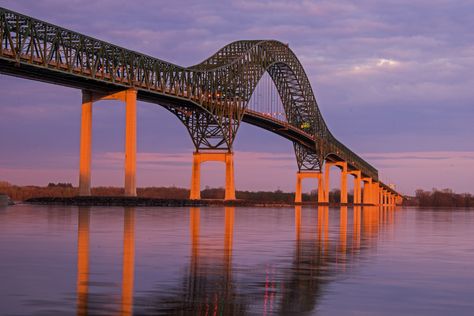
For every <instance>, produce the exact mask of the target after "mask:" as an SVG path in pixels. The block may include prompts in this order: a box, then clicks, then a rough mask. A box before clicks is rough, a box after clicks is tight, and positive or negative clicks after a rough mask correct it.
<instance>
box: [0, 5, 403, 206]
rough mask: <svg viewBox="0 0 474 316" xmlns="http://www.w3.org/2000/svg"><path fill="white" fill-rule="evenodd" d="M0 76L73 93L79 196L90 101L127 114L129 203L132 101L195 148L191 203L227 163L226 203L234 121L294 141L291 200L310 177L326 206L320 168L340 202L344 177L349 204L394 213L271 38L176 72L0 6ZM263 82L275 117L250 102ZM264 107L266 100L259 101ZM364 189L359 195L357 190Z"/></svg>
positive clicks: (373, 175)
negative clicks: (208, 170) (337, 183)
mask: <svg viewBox="0 0 474 316" xmlns="http://www.w3.org/2000/svg"><path fill="white" fill-rule="evenodd" d="M0 39H1V45H0V73H3V74H7V75H12V76H17V77H22V78H26V79H32V80H38V81H43V82H47V83H52V84H59V85H64V86H68V87H73V88H77V89H81V90H82V119H81V143H80V144H81V145H80V146H81V149H80V172H79V191H80V194H81V195H90V188H91V144H92V109H93V103H94V102H97V101H101V100H110V99H115V100H121V101H123V102H124V103H125V106H126V124H125V126H126V127H125V129H126V130H125V195H127V196H135V195H136V124H137V120H136V101H137V100H141V101H146V102H151V103H155V104H159V105H161V106H163V107H164V108H166V109H167V110H169V111H170V112H172V113H173V114H175V115H176V117H177V118H178V119H179V120H180V121H181V122H182V123H183V124H184V126H185V127H186V128H187V130H188V132H189V135H190V136H191V139H192V141H193V143H194V146H195V152H194V155H193V157H194V158H193V167H192V180H191V192H190V198H191V199H200V165H201V163H202V162H205V161H210V160H212V161H222V162H224V163H225V164H226V184H225V199H226V200H233V199H235V186H234V163H233V159H234V158H233V142H234V140H235V137H236V135H237V131H238V128H239V126H240V123H241V122H246V123H249V124H252V125H255V126H258V127H261V128H263V129H266V130H269V131H271V132H273V133H276V134H278V135H280V136H282V137H284V138H286V139H288V140H290V141H291V142H292V143H293V146H294V151H295V156H296V162H297V166H298V171H297V174H296V194H295V202H301V194H302V192H301V183H302V180H303V179H304V178H317V179H318V202H319V203H328V202H329V181H330V179H329V170H330V168H331V167H332V166H335V167H338V168H339V169H340V170H341V203H343V204H344V203H347V202H348V200H347V177H348V175H352V176H353V178H354V204H372V205H380V204H382V205H383V204H386V205H394V204H397V203H401V201H402V196H401V194H399V193H398V192H397V191H396V190H395V189H394V188H393V187H390V186H388V185H386V184H384V183H383V182H382V181H380V180H379V176H378V171H377V169H375V168H374V167H373V166H371V165H370V164H369V163H368V162H366V161H365V160H364V159H362V158H361V157H359V156H358V155H357V154H355V153H354V152H353V151H351V150H350V149H349V148H347V147H346V146H345V145H343V144H342V143H341V142H340V141H338V140H337V139H336V138H335V137H334V136H333V135H332V133H331V132H330V131H329V129H328V127H327V126H326V123H325V121H324V119H323V117H322V115H321V112H320V110H319V107H318V104H317V102H316V98H315V96H314V93H313V90H312V88H311V84H310V82H309V79H308V77H307V76H306V73H305V71H304V69H303V66H302V65H301V63H300V62H299V60H298V59H297V57H296V55H295V54H294V53H293V51H291V49H289V47H288V45H286V44H283V43H281V42H278V41H274V40H247V41H236V42H233V43H230V44H228V45H227V46H225V47H223V48H222V49H220V50H219V51H218V52H216V53H215V54H214V55H212V56H211V57H209V58H208V59H206V60H204V61H203V62H201V63H200V64H197V65H194V66H191V67H182V66H178V65H175V64H172V63H169V62H166V61H163V60H160V59H157V58H154V57H151V56H148V55H145V54H141V53H138V52H135V51H132V50H128V49H125V48H122V47H118V46H116V45H113V44H110V43H107V42H104V41H101V40H98V39H95V38H92V37H89V36H86V35H83V34H79V33H77V32H74V31H71V30H67V29H65V28H62V27H59V26H56V25H52V24H50V23H47V22H43V21H40V20H37V19H34V18H32V17H29V16H25V15H22V14H19V13H16V12H13V11H10V10H8V9H5V8H0ZM264 75H267V76H269V77H270V78H271V80H272V82H273V84H274V86H275V87H276V89H277V92H278V97H279V100H280V101H281V105H282V114H283V115H279V116H276V115H273V114H274V113H268V112H265V111H263V110H262V107H257V108H250V107H249V101H250V100H251V98H252V95H253V94H254V93H255V91H256V88H257V85H258V83H259V81H260V80H261V79H262V77H263V76H264ZM267 102H268V100H267ZM362 184H363V190H362V188H361V186H362Z"/></svg>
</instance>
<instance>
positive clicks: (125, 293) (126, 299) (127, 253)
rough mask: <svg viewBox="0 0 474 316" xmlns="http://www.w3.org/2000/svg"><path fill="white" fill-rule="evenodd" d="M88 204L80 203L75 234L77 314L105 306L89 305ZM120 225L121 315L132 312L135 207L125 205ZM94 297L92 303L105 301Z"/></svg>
mask: <svg viewBox="0 0 474 316" xmlns="http://www.w3.org/2000/svg"><path fill="white" fill-rule="evenodd" d="M90 213H91V210H90V207H79V210H78V229H77V231H78V237H77V309H76V310H77V313H76V314H77V315H78V316H84V315H90V314H95V313H91V311H92V310H94V311H98V310H105V309H107V308H105V307H104V306H100V307H99V306H91V305H94V304H90V295H89V284H90V282H91V280H90V279H89V278H90V272H89V265H90V261H89V254H90V242H89V239H90ZM123 218H124V225H123V258H122V286H121V300H120V312H119V313H118V314H120V315H122V316H128V315H132V313H133V281H134V267H135V209H134V208H125V209H124V215H123ZM96 301H97V300H94V302H93V303H98V304H102V303H104V302H102V301H99V302H96Z"/></svg>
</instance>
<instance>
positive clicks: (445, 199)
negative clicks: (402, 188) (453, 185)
mask: <svg viewBox="0 0 474 316" xmlns="http://www.w3.org/2000/svg"><path fill="white" fill-rule="evenodd" d="M404 205H407V206H421V207H474V195H472V194H469V193H454V192H453V191H452V190H451V189H444V190H437V189H433V190H431V191H425V190H422V189H418V190H416V192H415V196H413V197H407V199H406V200H405V201H404Z"/></svg>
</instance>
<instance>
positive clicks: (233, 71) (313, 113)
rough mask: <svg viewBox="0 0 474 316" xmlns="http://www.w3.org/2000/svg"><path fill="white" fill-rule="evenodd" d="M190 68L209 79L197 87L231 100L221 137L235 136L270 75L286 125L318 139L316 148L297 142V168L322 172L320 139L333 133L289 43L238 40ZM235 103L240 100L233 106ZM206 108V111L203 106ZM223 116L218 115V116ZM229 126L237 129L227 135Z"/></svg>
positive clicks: (321, 142)
mask: <svg viewBox="0 0 474 316" xmlns="http://www.w3.org/2000/svg"><path fill="white" fill-rule="evenodd" d="M187 69H188V70H190V71H192V72H194V73H195V76H196V75H197V74H198V73H199V74H200V75H197V76H200V77H207V80H205V81H204V82H205V84H204V85H202V86H200V87H199V89H201V90H203V91H210V95H217V96H222V97H223V98H224V99H228V100H229V101H230V102H229V104H231V106H229V107H228V110H229V112H230V113H228V115H229V116H230V118H229V121H232V123H231V124H228V126H221V128H222V129H223V132H222V134H223V135H234V136H235V133H236V131H237V129H238V127H239V125H240V122H241V120H242V118H243V115H244V113H245V110H246V109H247V107H248V103H249V101H250V98H251V96H252V94H253V93H254V91H255V89H256V87H257V84H258V82H259V81H260V79H261V78H262V76H263V75H264V73H265V72H267V73H268V74H269V75H270V77H271V78H272V80H273V82H274V84H275V86H276V88H277V90H278V94H279V96H280V99H281V100H282V103H283V107H284V110H285V114H286V118H287V123H288V124H290V125H292V126H293V127H295V128H298V129H300V130H302V131H304V132H306V133H308V134H310V135H311V136H313V138H314V139H315V140H316V146H308V145H307V144H303V143H298V142H296V141H294V147H295V153H296V157H297V161H298V167H299V169H311V170H314V169H317V170H320V168H321V166H322V164H323V161H324V155H325V152H324V148H323V147H322V146H318V145H321V144H323V143H324V141H322V139H324V138H327V136H329V135H330V133H329V131H328V128H327V126H326V124H325V122H324V120H323V118H322V115H321V112H320V110H319V108H318V105H317V102H316V98H315V96H314V94H313V90H312V88H311V84H310V82H309V79H308V77H307V76H306V73H305V71H304V69H303V67H302V65H301V63H300V62H299V60H298V59H297V58H296V56H295V54H294V53H293V52H292V51H291V50H290V49H289V47H288V45H285V44H283V43H281V42H278V41H271V40H268V41H267V40H263V41H256V40H254V41H237V42H233V43H230V44H228V45H226V46H224V47H223V48H222V49H220V50H219V51H217V52H216V53H215V54H214V55H212V56H211V57H209V58H207V59H206V60H204V61H203V62H201V63H200V64H197V65H194V66H191V67H189V68H187ZM213 79H214V80H215V81H214V80H213ZM236 100H238V101H239V102H235V101H236ZM232 101H234V103H233V102H232ZM203 107H204V108H206V106H205V105H204V106H203ZM221 110H222V109H221ZM232 110H235V112H236V113H233V111H232ZM210 113H212V108H211V109H210ZM221 115H222V113H219V116H221ZM229 121H228V122H229ZM230 126H232V127H233V131H234V133H229V132H228V129H229V128H230ZM226 129H227V130H226ZM232 142H233V139H227V140H226V144H227V145H228V146H229V147H231V146H232ZM195 143H196V142H195Z"/></svg>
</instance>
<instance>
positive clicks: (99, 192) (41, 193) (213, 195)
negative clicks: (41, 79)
mask: <svg viewBox="0 0 474 316" xmlns="http://www.w3.org/2000/svg"><path fill="white" fill-rule="evenodd" d="M91 191H92V192H91V193H92V195H93V196H122V195H123V193H124V191H123V188H117V187H96V188H92V190H91ZM0 192H1V193H4V194H6V195H8V196H9V197H10V198H11V199H12V200H14V201H24V200H27V199H30V198H37V197H74V196H77V195H78V194H79V190H78V188H76V187H73V186H72V184H70V183H49V184H48V185H47V186H45V187H41V186H16V185H11V184H9V183H7V182H1V181H0ZM339 194H340V192H339V190H333V191H331V192H330V194H329V200H330V201H331V203H338V202H339ZM137 195H138V197H146V198H158V199H187V198H188V197H189V190H188V189H184V188H178V187H146V188H138V189H137ZM201 197H202V198H203V199H222V198H223V197H224V189H223V188H209V187H206V188H205V189H204V190H202V191H201ZM236 197H237V199H242V200H248V201H259V202H273V203H292V202H293V201H294V199H295V195H294V192H283V191H281V190H276V191H236ZM302 198H303V202H310V201H313V202H316V201H317V191H316V190H313V191H311V192H310V193H304V194H303V197H302ZM348 198H349V202H351V201H352V195H349V197H348Z"/></svg>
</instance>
